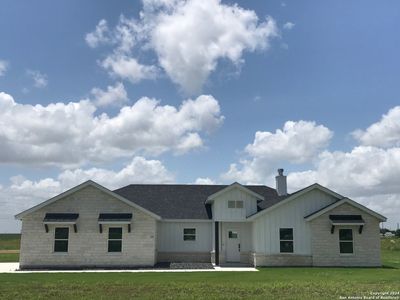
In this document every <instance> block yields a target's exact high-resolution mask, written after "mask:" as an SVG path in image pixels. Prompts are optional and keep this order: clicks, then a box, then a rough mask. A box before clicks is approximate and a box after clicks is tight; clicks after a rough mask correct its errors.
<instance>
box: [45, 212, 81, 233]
mask: <svg viewBox="0 0 400 300" xmlns="http://www.w3.org/2000/svg"><path fill="white" fill-rule="evenodd" d="M78 218H79V214H75V213H47V214H46V215H45V216H44V219H43V224H44V228H45V229H46V232H49V224H56V225H74V231H75V232H78V229H77V227H76V220H77V219H78Z"/></svg>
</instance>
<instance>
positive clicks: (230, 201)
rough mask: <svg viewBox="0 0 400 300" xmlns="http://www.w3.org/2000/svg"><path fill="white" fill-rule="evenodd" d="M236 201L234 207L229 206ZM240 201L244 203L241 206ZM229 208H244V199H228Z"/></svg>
mask: <svg viewBox="0 0 400 300" xmlns="http://www.w3.org/2000/svg"><path fill="white" fill-rule="evenodd" d="M232 202H233V203H234V204H233V207H229V203H232ZM238 203H242V204H241V207H239V206H238ZM228 208H229V209H234V208H238V209H243V208H244V201H243V200H228Z"/></svg>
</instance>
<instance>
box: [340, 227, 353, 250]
mask: <svg viewBox="0 0 400 300" xmlns="http://www.w3.org/2000/svg"><path fill="white" fill-rule="evenodd" d="M339 248H340V253H343V254H351V253H353V230H352V229H339Z"/></svg>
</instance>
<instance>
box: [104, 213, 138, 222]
mask: <svg viewBox="0 0 400 300" xmlns="http://www.w3.org/2000/svg"><path fill="white" fill-rule="evenodd" d="M98 221H99V223H104V224H106V223H130V222H131V221H132V214H121V213H103V214H99V220H98Z"/></svg>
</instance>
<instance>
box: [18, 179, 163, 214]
mask: <svg viewBox="0 0 400 300" xmlns="http://www.w3.org/2000/svg"><path fill="white" fill-rule="evenodd" d="M87 186H93V187H95V188H98V189H99V190H101V191H103V192H105V193H106V194H108V195H110V196H112V197H114V198H116V199H118V200H120V201H122V202H124V203H125V204H127V205H129V206H132V207H134V208H137V209H138V210H141V211H143V212H145V213H147V214H149V215H150V216H152V217H154V218H155V219H157V220H161V217H160V216H159V215H157V214H155V213H153V212H151V211H149V210H147V209H145V208H143V207H141V206H139V205H138V204H136V203H134V202H132V201H129V200H128V199H126V198H124V197H122V196H120V195H118V194H117V193H114V192H113V191H110V190H109V189H107V188H106V187H104V186H102V185H100V184H98V183H96V182H94V181H92V180H87V181H85V182H83V183H81V184H79V185H77V186H75V187H73V188H71V189H69V190H67V191H65V192H63V193H61V194H59V195H57V196H54V197H52V198H50V199H48V200H46V201H44V202H41V203H39V204H37V205H35V206H33V207H31V208H28V209H27V210H24V211H22V212H20V213H19V214H17V215H15V216H14V218H15V219H16V220H21V219H22V218H23V217H24V216H26V215H28V214H30V213H32V212H35V211H37V210H39V209H41V208H42V207H45V206H47V205H49V204H51V203H53V202H56V201H57V200H59V199H62V198H64V197H66V196H68V195H71V194H73V193H75V192H77V191H79V190H80V189H83V188H85V187H87Z"/></svg>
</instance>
